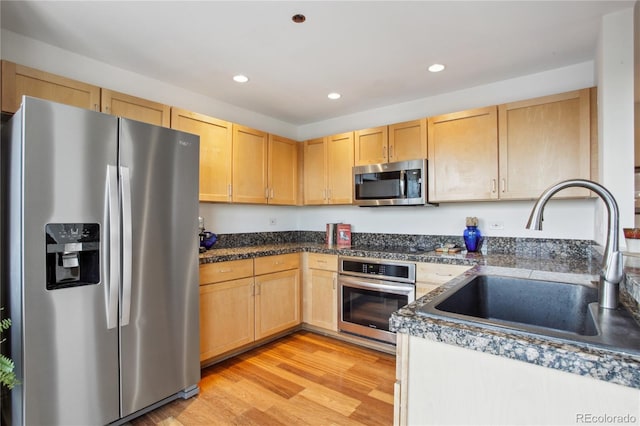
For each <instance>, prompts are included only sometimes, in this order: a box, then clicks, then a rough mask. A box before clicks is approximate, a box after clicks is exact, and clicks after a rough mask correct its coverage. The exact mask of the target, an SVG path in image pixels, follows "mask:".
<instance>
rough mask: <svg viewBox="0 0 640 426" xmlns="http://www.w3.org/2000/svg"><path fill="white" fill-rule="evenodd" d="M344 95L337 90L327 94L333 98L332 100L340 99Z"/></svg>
mask: <svg viewBox="0 0 640 426" xmlns="http://www.w3.org/2000/svg"><path fill="white" fill-rule="evenodd" d="M341 96H342V95H341V94H340V93H337V92H331V93H329V94H328V95H327V98H329V99H331V100H332V101H335V100H336V99H340V97H341Z"/></svg>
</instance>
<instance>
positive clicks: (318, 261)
mask: <svg viewBox="0 0 640 426" xmlns="http://www.w3.org/2000/svg"><path fill="white" fill-rule="evenodd" d="M316 263H327V261H326V260H316Z"/></svg>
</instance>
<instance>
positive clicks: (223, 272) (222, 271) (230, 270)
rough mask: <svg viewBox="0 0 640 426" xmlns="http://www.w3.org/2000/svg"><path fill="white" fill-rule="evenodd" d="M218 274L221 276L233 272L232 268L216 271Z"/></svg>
mask: <svg viewBox="0 0 640 426" xmlns="http://www.w3.org/2000/svg"><path fill="white" fill-rule="evenodd" d="M218 272H219V273H221V274H226V273H227V272H233V268H229V269H218Z"/></svg>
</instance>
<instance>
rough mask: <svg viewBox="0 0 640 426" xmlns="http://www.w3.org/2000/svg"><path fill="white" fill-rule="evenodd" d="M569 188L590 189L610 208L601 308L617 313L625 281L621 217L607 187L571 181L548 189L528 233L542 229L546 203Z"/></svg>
mask: <svg viewBox="0 0 640 426" xmlns="http://www.w3.org/2000/svg"><path fill="white" fill-rule="evenodd" d="M570 187H582V188H587V189H589V190H591V191H593V192H595V193H596V194H597V195H598V196H599V197H600V198H601V199H602V200H603V201H604V203H605V205H606V207H607V215H608V218H609V220H608V225H607V241H606V244H605V248H604V259H603V267H602V270H601V272H600V287H599V293H598V295H599V297H598V298H599V304H600V307H601V308H605V309H616V308H617V307H618V304H619V287H620V282H621V281H622V278H623V270H622V253H620V250H619V244H618V236H619V233H620V228H619V223H618V222H619V216H620V215H619V213H618V203H616V200H615V198H614V197H613V195H612V194H611V192H609V191H608V190H607V189H606V188H605V187H604V186H602V185H600V184H598V183H596V182H593V181H590V180H586V179H570V180H565V181H562V182H559V183H557V184H555V185H553V186H551V187H549V188H547V189H546V190H545V191H544V192H543V193H542V194H541V195H540V197H539V198H538V200H537V201H536V204H535V205H534V206H533V209H532V210H531V215H530V216H529V221H528V222H527V229H535V230H538V231H539V230H541V229H542V212H543V210H544V207H545V205H546V204H547V201H549V199H550V198H551V197H552V196H553V195H554V194H555V193H557V192H558V191H561V190H563V189H565V188H570Z"/></svg>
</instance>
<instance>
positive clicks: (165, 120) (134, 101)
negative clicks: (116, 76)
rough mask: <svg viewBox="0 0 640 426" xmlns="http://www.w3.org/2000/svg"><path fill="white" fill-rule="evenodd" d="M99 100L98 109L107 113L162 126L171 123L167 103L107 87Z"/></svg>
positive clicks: (167, 125) (169, 109)
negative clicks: (99, 106)
mask: <svg viewBox="0 0 640 426" xmlns="http://www.w3.org/2000/svg"><path fill="white" fill-rule="evenodd" d="M101 100H102V102H101V105H102V106H101V109H100V110H101V111H102V112H105V113H107V114H111V115H117V116H118V117H125V118H130V119H132V120H137V121H142V122H144V123H149V124H155V125H156V126H163V127H169V125H170V123H171V108H170V107H169V106H168V105H163V104H160V103H158V102H153V101H149V100H147V99H142V98H137V97H135V96H131V95H127V94H124V93H118V92H114V91H113V90H107V89H102V92H101Z"/></svg>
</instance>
